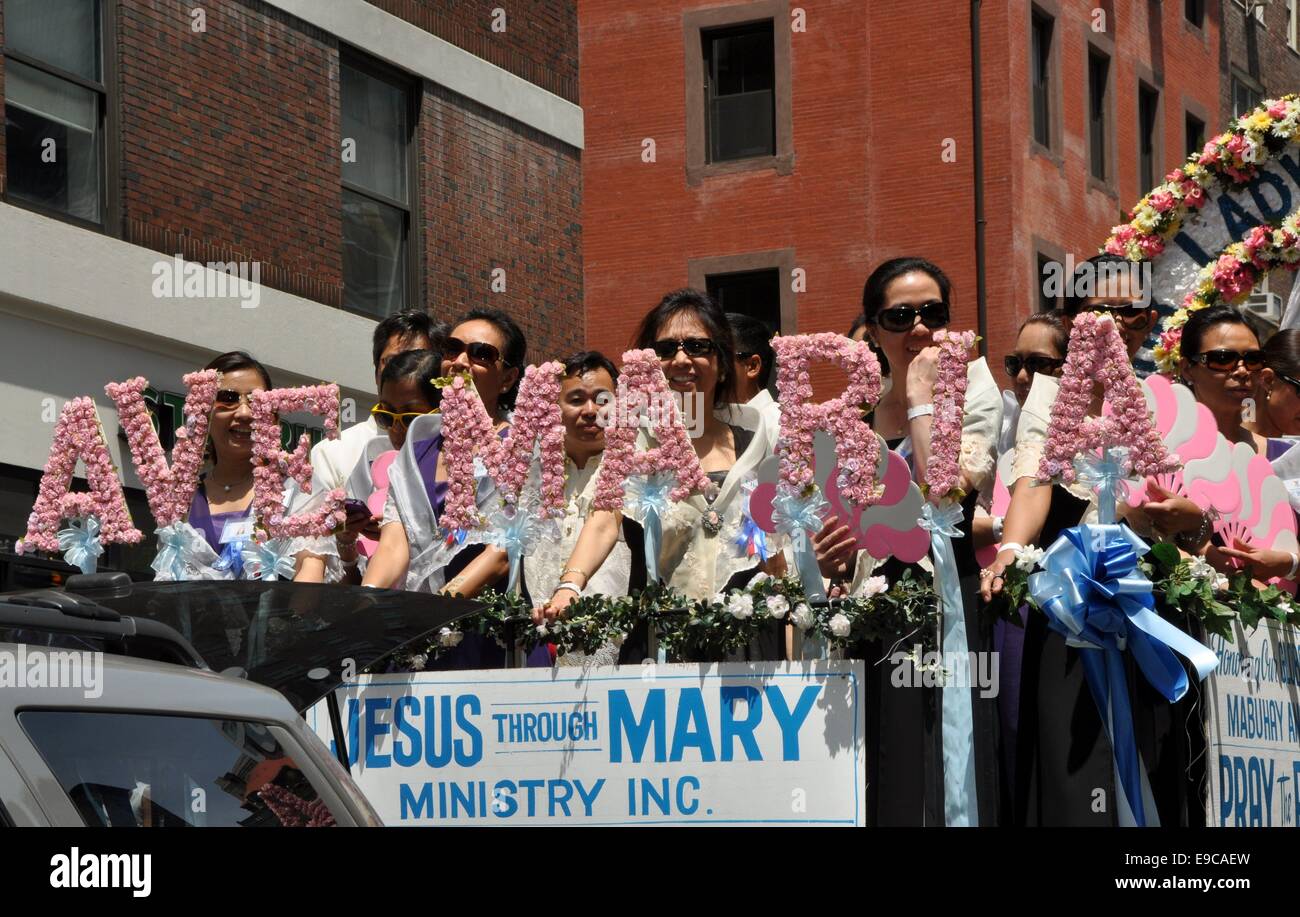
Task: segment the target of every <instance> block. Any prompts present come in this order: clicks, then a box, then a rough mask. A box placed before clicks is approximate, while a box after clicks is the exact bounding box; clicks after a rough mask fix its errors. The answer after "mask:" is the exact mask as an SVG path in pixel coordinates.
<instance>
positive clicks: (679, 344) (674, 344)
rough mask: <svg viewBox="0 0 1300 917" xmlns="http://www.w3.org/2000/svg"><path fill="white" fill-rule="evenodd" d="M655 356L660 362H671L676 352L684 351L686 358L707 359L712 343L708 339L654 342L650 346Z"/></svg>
mask: <svg viewBox="0 0 1300 917" xmlns="http://www.w3.org/2000/svg"><path fill="white" fill-rule="evenodd" d="M650 347H651V349H652V350H654V352H655V356H657V357H658V358H659V359H661V360H671V359H672V358H673V357H675V356H677V351H679V350H684V351H686V355H687V356H688V357H707V356H708V355H709V354H711V353H713V342H712V341H710V340H709V339H708V338H680V339H678V340H675V341H669V340H664V341H655V342H654V343H653V344H651V345H650Z"/></svg>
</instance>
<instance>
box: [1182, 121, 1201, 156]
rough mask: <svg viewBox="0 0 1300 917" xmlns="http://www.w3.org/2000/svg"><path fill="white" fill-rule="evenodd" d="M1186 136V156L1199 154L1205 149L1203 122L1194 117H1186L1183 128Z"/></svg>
mask: <svg viewBox="0 0 1300 917" xmlns="http://www.w3.org/2000/svg"><path fill="white" fill-rule="evenodd" d="M1184 133H1185V134H1186V136H1187V155H1188V156H1191V155H1192V154H1193V153H1199V152H1201V150H1202V149H1204V148H1205V122H1204V121H1202V120H1201V119H1200V118H1198V117H1196V116H1195V115H1188V116H1187V118H1186V124H1185V127H1184Z"/></svg>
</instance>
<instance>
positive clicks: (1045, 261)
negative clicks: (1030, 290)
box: [1037, 255, 1057, 312]
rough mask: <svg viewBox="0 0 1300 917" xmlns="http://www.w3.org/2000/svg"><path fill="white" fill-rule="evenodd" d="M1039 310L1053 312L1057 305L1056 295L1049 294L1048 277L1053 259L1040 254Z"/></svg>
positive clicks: (1038, 258)
mask: <svg viewBox="0 0 1300 917" xmlns="http://www.w3.org/2000/svg"><path fill="white" fill-rule="evenodd" d="M1037 261H1038V311H1039V312H1051V311H1052V310H1053V309H1055V308H1056V307H1057V300H1056V297H1055V296H1049V295H1047V289H1048V279H1049V278H1050V276H1051V270H1052V259H1051V258H1048V257H1047V256H1046V255H1038V256H1037Z"/></svg>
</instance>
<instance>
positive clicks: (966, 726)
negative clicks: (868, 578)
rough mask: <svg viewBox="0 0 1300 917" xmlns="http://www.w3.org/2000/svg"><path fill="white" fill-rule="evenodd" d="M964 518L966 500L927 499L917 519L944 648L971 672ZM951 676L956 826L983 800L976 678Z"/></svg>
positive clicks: (949, 778)
mask: <svg viewBox="0 0 1300 917" xmlns="http://www.w3.org/2000/svg"><path fill="white" fill-rule="evenodd" d="M962 518H963V514H962V508H961V504H960V503H953V502H945V503H943V505H941V506H935V505H934V504H933V503H928V502H927V503H925V504H924V505H923V506H922V507H921V518H920V519H918V520H917V524H919V525H920V526H921V528H923V529H925V530H926V531H927V532H929V533H930V554H931V556H932V557H933V558H934V581H935V583H936V584H937V585H938V587H939V609H940V611H942V612H943V634H942V640H941V641H940V649H941V650H942V652H943V660H944V664H945V666H946V665H947V664H948V662H949V661H950V660H952V661H955V662H956V663H958V665H959V667H960V668H961V669H962V671H967V666H969V661H970V641H969V640H968V639H967V637H966V606H965V604H964V603H963V602H962V600H961V580H960V578H959V577H958V575H957V556H956V554H954V553H953V549H952V540H953V539H954V538H961V537H962V532H961V529H960V528H959V526H960V525H961V522H962ZM947 682H948V679H945V684H944V688H943V695H942V700H943V818H944V824H946V825H948V827H950V828H967V827H978V826H979V802H978V798H977V793H976V789H975V725H974V722H975V719H974V711H973V709H972V706H971V699H970V678H969V677H966V678H957V679H955V682H956V683H955V684H948V683H947Z"/></svg>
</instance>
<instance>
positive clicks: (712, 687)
mask: <svg viewBox="0 0 1300 917" xmlns="http://www.w3.org/2000/svg"><path fill="white" fill-rule="evenodd" d="M862 681H863V664H862V663H861V662H860V661H819V662H805V663H724V664H715V665H686V664H674V665H663V664H660V665H655V664H652V663H650V662H646V663H645V664H644V665H642V666H621V667H613V666H608V667H592V668H585V669H584V668H564V667H561V668H555V669H543V668H537V669H515V670H477V671H460V672H420V673H412V674H390V675H367V676H363V677H360V678H358V679H357V680H356V682H354V683H352V684H349V685H347V686H345V687H343V688H340V689H339V690H338V701H339V708H340V712H341V714H342V723H343V730H344V733H345V736H344V741H345V744H346V746H347V751H348V755H349V758H350V761H351V764H352V776H353V778H354V779H355V780H356V781H357V784H358V785H359V786H360V787H361V790H362V792H363V793H365V795H366V796H367V798H368V799H369V800H370V801H371V803H372V804H373V805H374V807H375V808H376V809H377V810H378V812H379V814H380V816H381V817H382V818H383V820H384V823H385V824H388V825H555V824H572V825H584V824H585V825H663V824H769V825H792V824H793V825H812V824H816V825H862V824H863V802H864V800H863V792H864V789H865V786H866V776H865V771H864V746H863V704H862V691H863V684H862ZM307 721H308V723H309V724H310V725H311V727H312V728H313V729H314V730H315V731H316V733H317V734H318V735H319V736H320V737H321V739H322V740H323V741H325V742H326V743H328V744H329V745H330V746H331V749H332V750H333V741H332V732H331V728H330V720H329V715H328V712H327V709H326V705H325V703H324V701H322V702H321V703H319V704H317V705H316V706H315V707H313V708H312V709H311V711H309V713H308V716H307Z"/></svg>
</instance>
